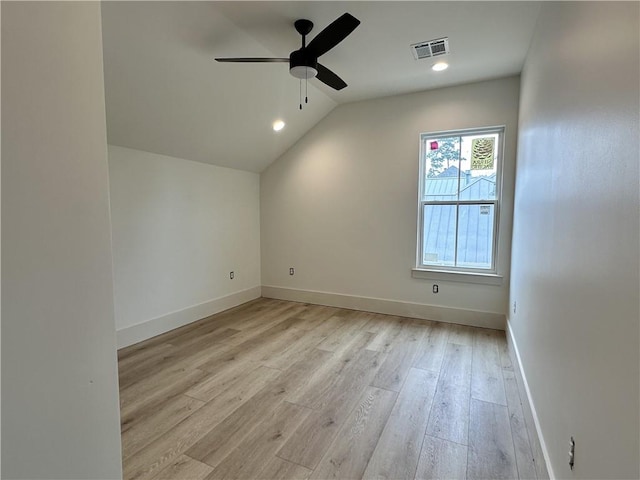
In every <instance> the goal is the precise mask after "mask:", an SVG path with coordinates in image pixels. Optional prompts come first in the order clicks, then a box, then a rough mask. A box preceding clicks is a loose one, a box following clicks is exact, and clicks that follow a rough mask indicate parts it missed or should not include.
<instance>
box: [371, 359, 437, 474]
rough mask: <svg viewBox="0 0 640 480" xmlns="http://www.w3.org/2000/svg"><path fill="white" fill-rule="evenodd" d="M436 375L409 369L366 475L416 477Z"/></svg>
mask: <svg viewBox="0 0 640 480" xmlns="http://www.w3.org/2000/svg"><path fill="white" fill-rule="evenodd" d="M437 378H438V377H437V375H436V374H434V373H433V372H429V371H426V370H418V369H411V370H410V372H409V375H408V376H407V380H406V381H405V384H404V386H403V387H402V390H401V391H400V394H399V395H398V399H397V401H396V403H395V406H394V408H393V410H392V411H391V415H390V416H389V420H388V421H387V424H386V425H385V428H384V430H383V432H382V435H381V436H380V440H379V441H378V444H377V446H376V449H375V451H374V452H373V455H372V456H371V459H370V460H369V464H368V465H367V468H366V470H365V472H364V475H363V476H364V477H365V478H387V479H400V478H413V476H414V475H415V472H416V468H417V466H418V460H419V457H420V449H421V448H422V440H423V437H424V434H425V430H426V428H427V420H428V418H429V411H430V409H431V404H432V402H433V397H434V394H435V390H436V382H437Z"/></svg>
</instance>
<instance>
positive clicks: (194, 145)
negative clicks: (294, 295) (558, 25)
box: [102, 1, 539, 172]
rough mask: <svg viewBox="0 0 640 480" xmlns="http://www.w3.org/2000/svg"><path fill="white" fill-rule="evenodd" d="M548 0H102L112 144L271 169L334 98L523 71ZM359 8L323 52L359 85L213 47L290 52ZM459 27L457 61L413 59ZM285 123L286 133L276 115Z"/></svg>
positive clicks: (454, 48)
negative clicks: (305, 93) (299, 75)
mask: <svg viewBox="0 0 640 480" xmlns="http://www.w3.org/2000/svg"><path fill="white" fill-rule="evenodd" d="M538 11H539V3H538V2H518V1H517V2H375V1H374V2H368V1H362V2H326V1H291V2H268V1H258V2H244V1H238V2H146V1H145V2H103V6H102V21H103V40H104V67H105V90H106V106H107V128H108V139H109V143H112V144H114V145H120V146H125V147H130V148H136V149H140V150H146V151H150V152H155V153H162V154H165V155H172V156H176V157H180V158H186V159H190V160H196V161H200V162H206V163H211V164H215V165H220V166H227V167H231V168H238V169H243V170H249V171H255V172H259V171H262V170H263V169H264V168H265V167H266V166H268V165H269V164H270V163H271V162H272V161H273V160H275V159H276V158H277V157H278V156H280V155H281V154H282V153H283V152H284V151H285V150H286V149H288V148H289V147H290V146H291V145H293V144H294V143H295V142H296V141H297V140H298V139H299V138H300V137H301V136H302V135H304V133H306V132H307V131H308V130H309V129H310V128H312V127H313V126H314V125H315V124H316V123H317V122H318V121H320V120H321V119H322V118H323V117H324V116H325V115H326V114H327V113H329V112H330V111H331V110H332V109H333V108H334V107H335V106H336V105H338V104H341V103H345V102H352V101H358V100H364V99H369V98H374V97H380V96H387V95H396V94H401V93H408V92H415V91H420V90H427V89H432V88H438V87H444V86H448V85H456V84H461V83H468V82H473V81H479V80H484V79H489V78H497V77H503V76H507V75H512V74H517V73H519V72H520V71H521V69H522V65H523V62H524V58H525V55H526V53H527V49H528V47H529V42H530V40H531V36H532V34H533V29H534V26H535V22H536V19H537V16H538ZM344 12H349V13H351V14H352V15H354V16H355V17H356V18H358V19H359V20H361V22H362V23H361V25H360V26H359V27H358V28H357V29H356V30H355V31H354V32H353V33H352V34H351V35H350V36H349V37H347V39H346V40H344V41H343V42H342V43H341V44H339V45H338V46H337V47H336V48H335V49H333V50H331V51H330V52H328V53H327V54H326V55H324V56H322V57H321V59H320V61H321V63H323V64H324V65H325V66H327V67H328V68H330V69H331V70H333V71H334V72H336V73H337V74H338V75H340V76H341V77H342V78H343V79H344V80H345V81H346V82H347V84H348V85H349V86H348V87H347V88H345V89H344V90H341V91H339V92H337V91H334V90H332V89H330V88H328V87H326V86H325V85H323V84H321V83H320V82H319V81H317V80H312V81H310V82H309V104H307V105H305V107H304V109H303V110H302V111H300V110H298V102H299V82H298V80H296V79H295V78H293V77H291V76H290V75H289V73H288V66H287V65H286V64H278V63H274V64H229V63H217V62H215V61H213V58H214V57H225V56H232V57H239V56H276V57H287V56H288V55H289V53H290V52H291V51H292V50H295V49H298V48H299V47H300V36H299V35H298V33H297V32H296V31H295V30H294V28H293V21H294V20H296V19H298V18H308V19H310V20H312V21H313V22H314V23H315V27H314V30H313V31H312V32H311V34H310V35H309V37H310V38H313V37H314V36H315V34H317V33H318V32H319V31H320V30H322V28H324V27H325V26H326V25H328V24H329V23H331V22H332V21H333V20H334V19H335V18H337V17H338V16H340V15H341V14H343V13H344ZM444 36H447V37H449V46H450V50H451V53H450V55H448V56H447V57H441V58H444V59H446V61H447V62H448V63H449V64H450V67H449V69H448V70H446V71H444V72H440V73H435V72H433V71H431V69H430V67H431V65H432V64H433V63H434V62H433V61H432V60H431V59H425V60H419V61H416V60H414V57H413V55H412V53H411V50H410V48H409V45H410V44H412V43H417V42H421V41H424V40H431V39H435V38H439V37H444ZM276 118H282V119H283V120H284V121H285V122H286V123H287V126H286V127H285V129H284V130H283V131H282V132H280V133H278V134H276V133H274V132H273V130H272V129H271V123H272V122H273V121H274V120H275V119H276Z"/></svg>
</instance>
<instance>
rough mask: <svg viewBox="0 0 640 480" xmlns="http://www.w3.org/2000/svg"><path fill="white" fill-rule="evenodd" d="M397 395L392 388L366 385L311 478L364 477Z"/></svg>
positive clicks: (320, 479) (316, 479)
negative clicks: (386, 388)
mask: <svg viewBox="0 0 640 480" xmlns="http://www.w3.org/2000/svg"><path fill="white" fill-rule="evenodd" d="M397 396H398V394H397V393H395V392H391V391H389V390H382V389H380V388H375V387H367V388H366V390H365V392H364V394H363V395H362V397H361V398H360V399H359V402H358V405H357V407H356V408H355V409H354V410H352V412H351V414H350V415H349V418H348V419H347V420H346V421H345V423H344V425H343V426H342V428H341V429H340V432H339V433H338V435H336V437H335V439H334V441H333V442H332V443H331V445H330V446H329V448H328V450H327V452H326V453H325V455H324V456H323V457H322V459H321V460H320V463H319V464H318V466H317V467H316V468H315V470H314V472H313V475H312V476H311V478H312V479H315V480H326V479H349V478H361V477H362V474H363V473H364V470H365V468H367V463H368V462H369V458H370V457H371V454H372V453H373V451H374V449H375V448H376V445H377V443H378V439H379V438H380V435H381V434H382V430H383V428H384V426H385V424H386V422H387V419H388V418H389V415H390V414H391V409H392V408H393V405H394V404H395V401H396V398H397Z"/></svg>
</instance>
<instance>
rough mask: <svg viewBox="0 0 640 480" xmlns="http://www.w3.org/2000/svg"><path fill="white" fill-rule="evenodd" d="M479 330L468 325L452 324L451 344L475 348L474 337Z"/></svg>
mask: <svg viewBox="0 0 640 480" xmlns="http://www.w3.org/2000/svg"><path fill="white" fill-rule="evenodd" d="M476 330H477V329H476V328H473V327H468V326H466V325H457V324H451V325H450V326H449V343H455V344H456V345H467V346H469V347H471V346H473V337H474V335H475V331H476Z"/></svg>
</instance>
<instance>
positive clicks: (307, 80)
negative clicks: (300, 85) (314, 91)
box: [304, 77, 309, 103]
mask: <svg viewBox="0 0 640 480" xmlns="http://www.w3.org/2000/svg"><path fill="white" fill-rule="evenodd" d="M308 84H309V79H308V78H306V77H305V79H304V103H309V97H307V93H308V92H307V85H308Z"/></svg>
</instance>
